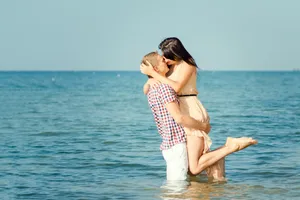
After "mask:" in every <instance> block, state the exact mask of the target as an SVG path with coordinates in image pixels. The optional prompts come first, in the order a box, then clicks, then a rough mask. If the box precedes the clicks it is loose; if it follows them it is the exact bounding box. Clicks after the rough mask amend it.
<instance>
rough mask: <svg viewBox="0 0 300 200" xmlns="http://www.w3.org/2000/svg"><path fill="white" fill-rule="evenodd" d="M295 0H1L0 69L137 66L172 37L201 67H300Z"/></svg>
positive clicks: (299, 29) (299, 5)
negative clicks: (165, 39) (179, 41)
mask: <svg viewBox="0 0 300 200" xmlns="http://www.w3.org/2000/svg"><path fill="white" fill-rule="evenodd" d="M299 10H300V1H298V0H226V1H225V0H206V1H204V0H185V1H182V0H151V1H149V0H51V1H50V0H26V1H25V0H0V70H139V64H140V61H141V59H142V57H143V56H144V55H145V54H147V53H149V52H150V51H155V50H158V44H159V43H160V42H161V41H162V40H163V39H164V38H166V37H174V36H175V37H178V38H179V39H180V40H181V41H182V43H183V44H184V46H185V47H186V49H187V50H188V51H189V52H190V54H191V55H192V56H193V57H194V59H195V60H196V62H197V64H198V66H199V67H200V68H202V69H204V70H292V69H300V12H299Z"/></svg>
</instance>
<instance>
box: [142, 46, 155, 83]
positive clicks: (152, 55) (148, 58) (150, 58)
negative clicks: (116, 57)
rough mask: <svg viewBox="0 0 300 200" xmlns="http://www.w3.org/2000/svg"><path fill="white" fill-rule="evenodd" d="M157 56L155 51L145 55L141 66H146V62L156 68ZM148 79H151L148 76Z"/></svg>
mask: <svg viewBox="0 0 300 200" xmlns="http://www.w3.org/2000/svg"><path fill="white" fill-rule="evenodd" d="M158 55H159V54H158V53H157V52H156V51H153V52H150V53H148V54H146V55H145V56H144V57H143V59H142V62H141V64H145V65H147V66H148V63H147V62H146V61H148V62H149V63H150V64H151V65H152V66H153V67H155V66H157V65H158V60H157V56H158ZM148 78H152V77H151V76H149V75H148Z"/></svg>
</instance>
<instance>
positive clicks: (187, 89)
mask: <svg viewBox="0 0 300 200" xmlns="http://www.w3.org/2000/svg"><path fill="white" fill-rule="evenodd" d="M159 49H161V51H162V56H163V57H164V61H165V62H166V64H167V65H169V66H170V71H169V72H168V74H167V77H164V76H162V75H160V74H159V73H157V72H156V71H155V70H153V67H152V66H151V64H149V63H148V66H147V65H141V66H140V69H141V72H142V73H143V74H146V75H148V76H150V77H153V78H154V79H155V80H157V81H159V82H161V83H164V84H168V85H170V86H171V87H172V88H173V89H174V90H175V91H176V92H177V94H178V96H179V100H180V109H181V111H182V113H183V114H187V115H190V116H191V117H193V118H195V119H197V120H199V121H202V122H209V116H208V113H207V111H206V109H205V108H204V106H203V105H202V104H201V102H200V101H199V100H198V98H197V94H198V91H197V88H196V79H197V64H196V62H195V60H194V58H193V57H192V56H191V55H190V54H189V53H188V51H187V50H186V49H185V47H184V46H183V44H182V43H181V41H180V40H179V39H178V38H175V37H171V38H166V39H165V40H163V41H162V42H161V43H160V44H159ZM150 83H151V82H150ZM151 84H152V85H153V84H154V83H153V82H152V83H151ZM147 89H148V88H147V87H144V93H147ZM184 129H185V132H186V135H187V150H188V159H189V170H190V173H191V174H193V175H198V174H199V173H201V172H202V171H203V170H204V169H203V167H202V166H201V162H200V159H201V156H202V155H204V154H205V153H207V152H209V148H210V146H211V144H212V142H211V139H210V138H209V136H208V135H207V133H205V132H203V131H200V130H193V129H189V128H185V127H184ZM251 140H252V139H251ZM249 141H250V138H245V143H244V144H242V146H243V145H244V146H243V147H242V148H245V147H246V146H247V145H248V146H249V145H250V142H249ZM240 142H242V141H240ZM242 143H243V142H242ZM224 170H225V169H224V159H222V160H220V161H218V162H217V163H215V164H214V165H212V166H211V167H209V168H207V170H206V171H207V175H208V176H209V177H213V178H215V179H219V180H220V179H221V180H223V179H224Z"/></svg>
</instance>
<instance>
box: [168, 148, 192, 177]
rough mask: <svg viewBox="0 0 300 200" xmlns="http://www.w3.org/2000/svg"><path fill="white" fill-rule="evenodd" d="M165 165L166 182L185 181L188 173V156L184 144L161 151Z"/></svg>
mask: <svg viewBox="0 0 300 200" xmlns="http://www.w3.org/2000/svg"><path fill="white" fill-rule="evenodd" d="M162 154H163V157H164V159H165V161H166V164H167V180H180V181H181V180H186V179H187V172H188V156H187V149H186V143H180V144H176V145H174V146H173V147H172V148H170V149H167V150H163V151H162Z"/></svg>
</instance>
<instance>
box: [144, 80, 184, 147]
mask: <svg viewBox="0 0 300 200" xmlns="http://www.w3.org/2000/svg"><path fill="white" fill-rule="evenodd" d="M147 97H148V103H149V106H150V108H151V111H152V113H153V116H154V120H155V123H156V126H157V130H158V133H159V134H160V136H161V138H162V143H161V145H160V149H161V150H166V149H170V148H171V147H173V146H174V145H176V144H179V143H183V142H186V138H185V132H184V130H183V127H182V126H181V125H179V124H177V123H176V122H175V120H174V119H173V117H172V116H171V114H170V113H169V112H168V110H167V108H166V104H168V103H170V102H174V101H175V102H176V103H178V104H179V100H178V97H177V94H176V92H175V91H174V90H173V89H172V88H171V87H170V86H169V85H166V84H160V85H159V86H158V87H156V88H150V90H149V92H148V94H147Z"/></svg>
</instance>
